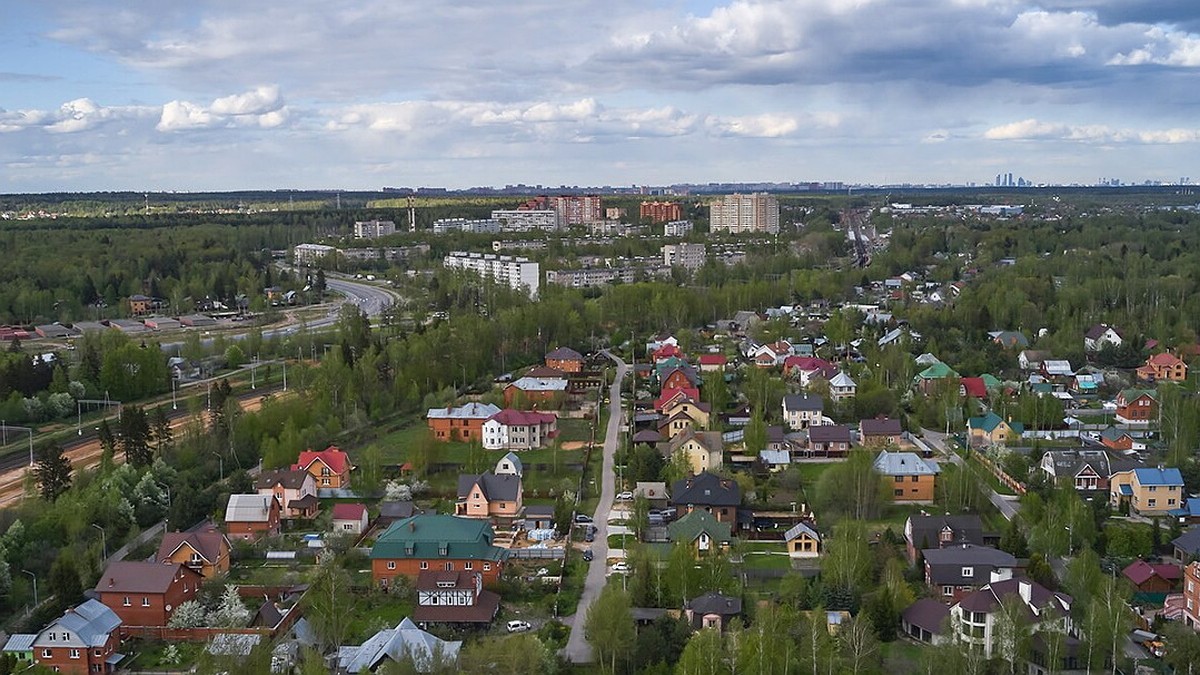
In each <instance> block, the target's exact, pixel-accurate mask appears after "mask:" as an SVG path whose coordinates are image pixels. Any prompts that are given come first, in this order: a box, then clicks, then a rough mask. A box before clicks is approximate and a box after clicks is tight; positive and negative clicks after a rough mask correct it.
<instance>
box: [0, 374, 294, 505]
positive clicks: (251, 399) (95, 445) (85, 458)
mask: <svg viewBox="0 0 1200 675" xmlns="http://www.w3.org/2000/svg"><path fill="white" fill-rule="evenodd" d="M285 394H288V393H287V392H275V394H273V395H274V396H280V395H285ZM263 398H264V397H263V396H259V395H256V394H252V395H250V396H248V397H242V398H239V399H238V403H240V404H241V406H242V410H243V411H244V412H254V411H256V410H258V409H259V408H261V407H262V403H263ZM192 419H193V418H192V416H191V415H180V416H179V417H176V418H174V419H172V420H171V431H172V432H176V431H178V430H180V429H182V428H183V427H185V426H187V425H188V424H190V423H191V422H192ZM102 454H104V449H103V448H102V447H101V446H100V439H98V438H93V439H90V440H88V441H85V442H83V443H81V444H79V445H76V446H73V447H72V448H70V449H69V450H67V451H66V455H67V459H69V460H71V466H73V467H74V468H75V471H77V472H78V471H82V470H84V469H90V468H92V467H94V466H96V465H98V464H99V463H100V456H101V455H102ZM113 461H114V462H116V463H118V464H120V463H121V462H123V461H125V458H124V457H123V456H121V454H120V453H117V454H116V455H115V456H114V457H113ZM27 469H28V467H20V468H17V469H11V470H9V471H6V472H4V473H0V508H6V507H9V506H13V505H14V504H16V503H18V502H20V501H21V500H22V499H24V498H25V472H26V470H27Z"/></svg>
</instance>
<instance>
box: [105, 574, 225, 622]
mask: <svg viewBox="0 0 1200 675" xmlns="http://www.w3.org/2000/svg"><path fill="white" fill-rule="evenodd" d="M203 583H204V577H202V576H200V573H199V572H197V571H196V570H194V569H192V568H190V567H188V566H187V565H183V564H180V563H171V564H166V565H164V564H162V563H157V562H147V561H133V560H122V561H120V562H114V563H110V564H109V566H108V567H107V568H106V569H105V570H104V573H103V574H101V575H100V580H99V581H98V582H96V588H95V593H96V597H97V598H98V599H99V600H100V602H102V603H104V605H105V606H106V607H108V608H109V609H111V610H112V611H113V612H115V613H116V615H117V616H119V617H121V623H123V624H125V625H126V626H165V625H167V622H168V621H170V620H171V614H172V613H174V611H175V610H176V609H177V608H178V607H179V605H180V604H181V603H183V602H184V601H187V600H194V599H196V598H197V597H198V596H199V595H200V586H201V584H203Z"/></svg>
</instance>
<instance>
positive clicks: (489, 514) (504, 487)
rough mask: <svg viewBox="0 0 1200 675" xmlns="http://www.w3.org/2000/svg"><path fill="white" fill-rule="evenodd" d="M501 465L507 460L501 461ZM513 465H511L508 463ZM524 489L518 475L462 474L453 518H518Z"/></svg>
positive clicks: (459, 478) (459, 479) (491, 473)
mask: <svg viewBox="0 0 1200 675" xmlns="http://www.w3.org/2000/svg"><path fill="white" fill-rule="evenodd" d="M500 462H501V463H505V462H506V459H504V458H502V459H501V460H500ZM509 465H510V466H511V462H509ZM523 493H524V488H523V487H522V485H521V474H519V473H515V472H514V473H493V472H491V471H485V472H483V473H481V474H460V475H459V477H458V501H457V502H455V504H454V515H456V516H466V517H467V518H515V517H517V516H518V515H519V514H520V513H521V508H522V506H523V501H522V498H523Z"/></svg>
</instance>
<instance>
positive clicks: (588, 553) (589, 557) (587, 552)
mask: <svg viewBox="0 0 1200 675" xmlns="http://www.w3.org/2000/svg"><path fill="white" fill-rule="evenodd" d="M594 557H595V556H594V555H592V549H590V548H589V549H587V550H585V551H584V552H583V559H584V560H585V561H587V562H592V558H594Z"/></svg>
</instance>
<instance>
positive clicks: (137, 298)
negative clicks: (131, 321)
mask: <svg viewBox="0 0 1200 675" xmlns="http://www.w3.org/2000/svg"><path fill="white" fill-rule="evenodd" d="M152 311H154V298H151V297H148V296H145V295H140V294H139V295H131V296H129V313H130V314H132V315H133V316H145V315H147V314H149V313H150V312H152Z"/></svg>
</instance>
